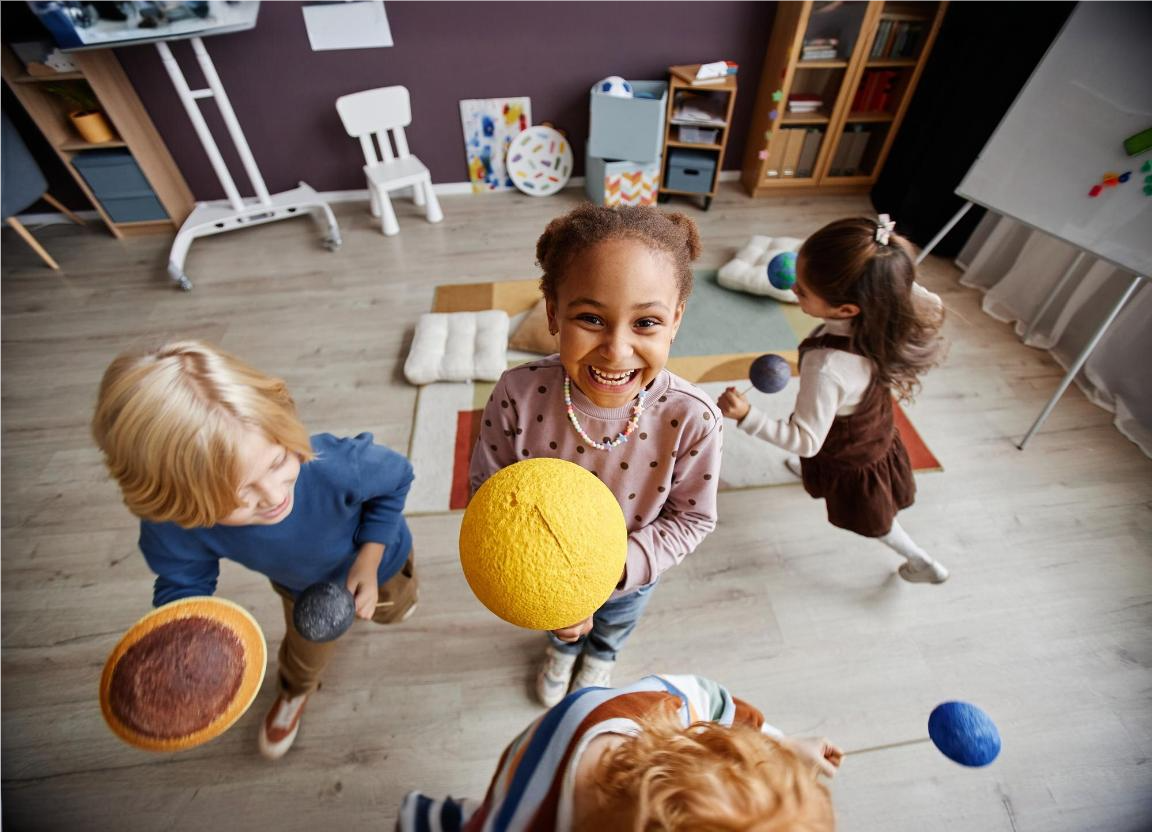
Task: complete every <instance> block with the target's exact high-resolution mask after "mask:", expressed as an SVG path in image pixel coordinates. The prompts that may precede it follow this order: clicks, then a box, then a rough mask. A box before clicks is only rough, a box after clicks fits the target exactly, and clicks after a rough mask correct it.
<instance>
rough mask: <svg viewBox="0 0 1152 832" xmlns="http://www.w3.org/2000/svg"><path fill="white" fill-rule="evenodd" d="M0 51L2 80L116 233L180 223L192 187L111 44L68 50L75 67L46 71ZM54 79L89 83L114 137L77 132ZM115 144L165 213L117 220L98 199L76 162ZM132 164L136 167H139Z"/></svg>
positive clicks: (163, 230) (142, 231)
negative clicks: (33, 71) (34, 71)
mask: <svg viewBox="0 0 1152 832" xmlns="http://www.w3.org/2000/svg"><path fill="white" fill-rule="evenodd" d="M0 57H2V67H3V75H4V80H5V82H7V84H8V86H9V88H10V89H11V90H12V92H13V94H14V95H15V96H16V98H17V99H18V100H19V101H20V103H21V104H22V105H23V106H24V109H25V110H27V111H28V114H29V116H31V118H32V120H33V121H34V122H35V123H36V126H37V127H39V128H40V132H42V133H43V134H44V137H45V138H46V139H47V140H48V143H49V144H51V145H52V147H53V148H54V149H55V150H56V153H57V154H58V155H59V156H60V158H61V159H62V160H63V161H64V165H65V167H67V168H68V171H69V172H70V173H71V174H72V176H73V177H74V178H75V179H76V182H77V184H79V186H80V189H81V190H82V191H83V192H84V193H85V195H86V196H87V197H88V199H89V200H91V202H92V205H93V206H94V207H95V208H96V211H97V212H98V213H99V214H100V216H101V218H102V219H103V220H104V222H105V224H107V226H108V229H109V230H110V231H111V232H112V234H113V235H114V236H116V237H118V238H119V237H125V236H129V235H135V234H153V233H172V232H174V231H175V230H176V229H178V228H179V227H180V224H181V223H183V222H184V219H185V218H186V217H187V216H188V214H189V213H190V212H191V211H192V208H193V206H194V204H195V200H194V199H193V197H192V192H191V191H190V190H189V189H188V185H187V183H186V182H185V181H184V177H183V176H181V174H180V170H179V169H178V168H177V167H176V162H175V161H174V160H173V159H172V155H171V154H170V153H169V152H168V148H167V147H166V146H165V144H164V141H163V140H162V139H161V138H160V134H159V133H157V132H156V128H155V126H153V124H152V120H151V119H150V118H149V117H148V113H147V112H146V111H145V109H144V105H143V104H142V103H141V102H140V99H139V97H138V96H137V95H136V90H135V89H133V87H132V83H131V82H130V81H129V80H128V76H127V75H125V74H124V70H123V68H121V66H120V62H119V61H117V60H116V56H115V55H114V54H113V53H112V52H111V50H107V49H97V50H91V51H82V52H73V53H70V54H69V58H70V59H71V60H72V61H73V63H75V64H76V66H77V67H78V68H79V69H78V70H77V71H76V72H65V73H57V74H56V75H50V76H40V75H29V74H28V73H27V72H26V71H25V70H24V66H23V64H22V63H21V62H20V59H19V58H17V57H16V55H15V54H14V53H13V52H12V51H11V49H9V48H8V47H7V46H4V47H3V53H2V56H0ZM54 84H87V85H88V87H90V88H91V90H92V93H93V95H94V96H95V98H96V99H97V101H98V102H99V104H100V108H101V110H102V111H103V113H104V115H105V117H106V118H107V120H108V121H109V122H110V123H111V126H112V128H113V130H114V131H115V133H116V135H115V136H114V137H113V139H112V140H111V141H106V142H100V143H96V144H93V143H91V142H88V141H85V140H84V139H83V138H81V137H80V135H79V134H78V133H77V132H76V129H75V128H74V127H73V126H72V123H71V121H70V120H69V118H68V106H67V102H66V101H65V100H64V99H63V98H61V97H60V96H58V95H56V94H55V93H53V92H51V91H50V89H49V88H50V86H51V85H54ZM115 149H121V150H122V151H126V152H127V153H129V154H131V158H130V159H127V157H125V159H126V160H127V164H128V166H129V167H130V168H131V169H132V172H133V174H134V175H135V176H137V177H140V176H141V175H142V179H143V180H145V181H146V185H144V184H142V185H141V187H143V188H144V189H145V190H149V189H150V191H151V192H152V194H154V197H155V200H156V201H158V202H159V204H160V206H162V210H159V209H158V210H157V213H158V214H160V215H161V216H162V215H163V214H167V218H166V219H163V218H158V219H148V220H143V221H128V222H123V221H117V220H115V219H114V218H113V216H112V215H111V214H110V212H109V210H106V206H105V205H103V204H101V201H100V199H99V198H98V197H97V194H96V193H94V191H93V189H92V188H91V187H90V186H89V183H88V181H86V179H85V177H84V175H83V174H82V173H81V172H80V170H79V169H78V167H77V164H78V162H83V161H84V159H83V158H82V157H81V154H85V153H90V152H91V151H101V152H104V153H106V152H107V151H109V150H115ZM112 155H113V156H115V155H116V154H112ZM136 168H138V169H139V171H138V173H137V172H136V170H135V169H136ZM111 213H113V214H114V213H116V212H115V211H112V212H111Z"/></svg>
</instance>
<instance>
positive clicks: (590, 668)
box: [572, 653, 616, 690]
mask: <svg viewBox="0 0 1152 832" xmlns="http://www.w3.org/2000/svg"><path fill="white" fill-rule="evenodd" d="M615 666H616V662H614V661H611V660H609V659H598V658H596V657H595V656H589V655H588V654H587V653H585V654H584V658H583V660H581V662H580V672H579V673H577V674H576V678H575V679H574V680H573V681H572V690H580V689H581V688H610V687H612V668H614V667H615Z"/></svg>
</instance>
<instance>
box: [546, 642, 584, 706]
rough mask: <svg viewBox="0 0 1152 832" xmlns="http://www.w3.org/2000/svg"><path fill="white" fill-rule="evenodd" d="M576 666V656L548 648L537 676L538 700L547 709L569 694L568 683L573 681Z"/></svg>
mask: <svg viewBox="0 0 1152 832" xmlns="http://www.w3.org/2000/svg"><path fill="white" fill-rule="evenodd" d="M575 666H576V656H575V655H574V654H571V653H561V652H560V651H559V650H557V649H556V648H555V647H552V646H551V645H549V646H548V650H547V651H546V652H545V653H544V664H543V665H542V666H541V667H540V673H539V674H537V676H536V698H537V699H539V700H540V704H541V705H543V706H544V707H546V708H551V707H552V706H553V705H555V704H556V703H557V702H559V701H560V700H561V699H563V698H564V696H565V694H567V693H568V683H569V682H571V681H572V669H573V668H574V667H575Z"/></svg>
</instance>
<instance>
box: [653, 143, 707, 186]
mask: <svg viewBox="0 0 1152 832" xmlns="http://www.w3.org/2000/svg"><path fill="white" fill-rule="evenodd" d="M716 158H717V156H716V154H715V153H709V152H708V151H706V150H684V149H682V148H670V149H669V150H668V181H667V182H665V183H664V187H665V188H667V189H668V190H671V191H686V192H688V193H693V194H707V193H711V192H712V180H713V179H715V178H716Z"/></svg>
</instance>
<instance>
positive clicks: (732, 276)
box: [716, 234, 804, 303]
mask: <svg viewBox="0 0 1152 832" xmlns="http://www.w3.org/2000/svg"><path fill="white" fill-rule="evenodd" d="M803 242H804V241H803V240H799V239H797V238H796V237H765V236H763V235H759V234H758V235H756V236H755V237H753V238H752V239H751V240H749V241H748V245H746V246H744V248H742V249H740V251H738V252H736V256H735V257H734V258H733V259H731V260H729V261H728V262H727V263H725V264H724V265H723V266H721V267H720V271H719V272H718V273H717V275H716V281H717V282H718V283H719V284H720V285H721V286H723V287H724V288H725V289H733V290H735V291H737V292H747V293H748V294H750V295H767V296H768V297H770V298H775V299H776V300H778V301H780V302H781V303H798V302H799V301H797V300H796V293H795V292H793V291H792V290H791V289H777V288H776V287H775V286H773V285H772V284H771V283H769V282H768V263H769V261H771V259H772V258H773V257H775V256H776V255H777V254H780V253H781V252H784V251H799V250H800V245H801V244H802V243H803Z"/></svg>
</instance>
